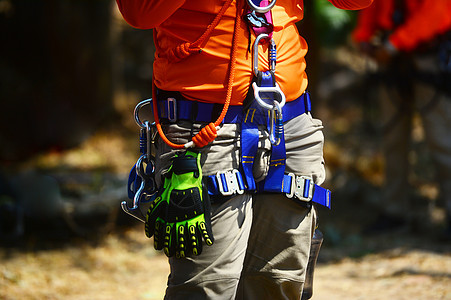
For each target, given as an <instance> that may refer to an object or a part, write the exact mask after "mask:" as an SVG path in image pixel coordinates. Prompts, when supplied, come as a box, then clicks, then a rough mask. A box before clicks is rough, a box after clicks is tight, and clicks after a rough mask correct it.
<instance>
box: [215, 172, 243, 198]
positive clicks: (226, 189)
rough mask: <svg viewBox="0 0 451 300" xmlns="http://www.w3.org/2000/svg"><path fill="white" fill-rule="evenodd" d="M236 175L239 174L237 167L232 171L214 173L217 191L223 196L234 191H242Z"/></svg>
mask: <svg viewBox="0 0 451 300" xmlns="http://www.w3.org/2000/svg"><path fill="white" fill-rule="evenodd" d="M238 176H241V174H240V172H239V171H238V170H237V169H233V170H232V171H227V172H224V173H221V172H218V173H216V179H217V180H218V188H219V192H220V193H221V194H222V195H223V196H230V195H233V194H234V193H238V194H243V193H244V189H242V188H241V187H240V184H239V178H238Z"/></svg>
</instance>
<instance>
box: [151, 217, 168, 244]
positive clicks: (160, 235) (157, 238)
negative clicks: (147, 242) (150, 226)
mask: <svg viewBox="0 0 451 300" xmlns="http://www.w3.org/2000/svg"><path fill="white" fill-rule="evenodd" d="M165 225H166V223H165V222H164V221H163V220H162V219H160V218H158V219H157V220H156V222H155V235H154V237H153V245H154V248H155V250H162V249H163V241H164V230H165Z"/></svg>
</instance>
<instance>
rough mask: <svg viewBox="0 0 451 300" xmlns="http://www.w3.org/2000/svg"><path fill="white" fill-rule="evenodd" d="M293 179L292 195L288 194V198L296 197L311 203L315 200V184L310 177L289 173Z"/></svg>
mask: <svg viewBox="0 0 451 300" xmlns="http://www.w3.org/2000/svg"><path fill="white" fill-rule="evenodd" d="M288 176H290V177H291V189H290V193H287V194H286V196H287V197H288V198H293V197H294V196H296V198H298V199H299V200H301V201H304V202H310V201H311V200H312V199H313V187H314V185H315V184H314V183H313V180H312V178H311V177H309V176H296V175H294V174H293V173H289V174H288Z"/></svg>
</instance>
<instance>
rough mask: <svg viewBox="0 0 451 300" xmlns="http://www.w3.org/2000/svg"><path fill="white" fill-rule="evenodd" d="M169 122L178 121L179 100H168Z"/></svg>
mask: <svg viewBox="0 0 451 300" xmlns="http://www.w3.org/2000/svg"><path fill="white" fill-rule="evenodd" d="M167 103H168V120H169V122H172V123H174V122H176V121H177V100H175V98H168V100H167Z"/></svg>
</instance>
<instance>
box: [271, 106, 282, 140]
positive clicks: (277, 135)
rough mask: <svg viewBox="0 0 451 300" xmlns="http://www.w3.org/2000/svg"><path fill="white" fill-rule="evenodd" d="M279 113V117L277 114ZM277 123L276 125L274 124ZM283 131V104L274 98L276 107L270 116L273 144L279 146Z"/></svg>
mask: <svg viewBox="0 0 451 300" xmlns="http://www.w3.org/2000/svg"><path fill="white" fill-rule="evenodd" d="M276 113H277V118H275V115H276ZM274 123H275V125H274ZM282 133H283V116H282V106H280V103H279V102H277V101H275V100H274V109H272V110H271V118H270V130H269V140H270V141H271V144H272V145H274V146H277V145H279V144H280V141H281V139H282Z"/></svg>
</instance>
